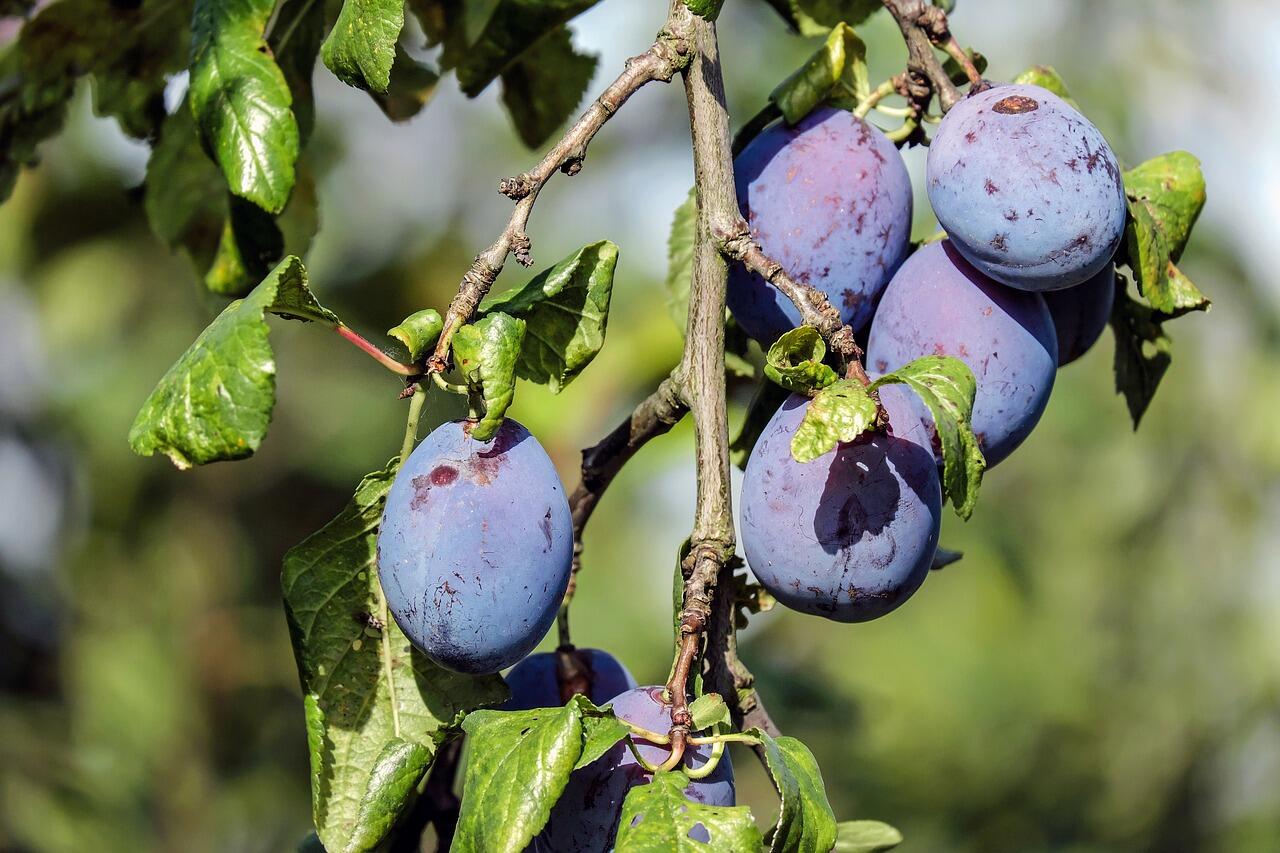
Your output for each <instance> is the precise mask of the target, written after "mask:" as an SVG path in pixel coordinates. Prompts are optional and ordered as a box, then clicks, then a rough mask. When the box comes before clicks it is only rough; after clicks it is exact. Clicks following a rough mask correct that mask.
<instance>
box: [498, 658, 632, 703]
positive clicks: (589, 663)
mask: <svg viewBox="0 0 1280 853" xmlns="http://www.w3.org/2000/svg"><path fill="white" fill-rule="evenodd" d="M577 652H578V654H579V655H580V657H579V660H580V661H581V662H582V663H583V664H584V665H585V666H586V667H587V673H586V675H587V681H588V683H589V684H590V685H591V692H590V695H589V696H588V697H587V698H588V699H590V700H591V701H592V702H594V703H595V704H597V705H603V704H604V703H605V702H608V701H609V700H610V699H611V698H613V697H614V696H617V695H618V694H619V693H622V692H623V691H626V690H630V689H631V688H633V687H635V686H636V680H635V679H634V678H632V677H631V673H629V672H627V668H626V667H625V666H623V665H622V664H621V663H620V662H619V661H618V659H617V658H615V657H614V656H613V655H611V654H609V653H608V652H602V651H600V650H599V649H578V650H577ZM506 681H507V687H509V688H511V698H510V699H508V700H507V704H506V705H504V706H503V710H506V711H528V710H530V709H532V708H554V707H557V706H560V705H563V704H564V702H565V700H564V699H562V698H561V697H560V683H559V681H557V679H556V653H555V652H541V653H539V654H536V655H529V656H528V657H527V658H525V659H524V660H522V661H520V663H518V664H516V665H515V666H514V667H512V668H511V671H510V672H508V673H507V678H506Z"/></svg>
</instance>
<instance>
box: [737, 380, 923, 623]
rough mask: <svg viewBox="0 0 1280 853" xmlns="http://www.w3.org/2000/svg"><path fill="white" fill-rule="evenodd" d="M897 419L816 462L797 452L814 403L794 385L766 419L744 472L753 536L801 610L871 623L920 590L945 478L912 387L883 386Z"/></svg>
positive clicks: (766, 566)
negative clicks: (799, 431) (796, 440)
mask: <svg viewBox="0 0 1280 853" xmlns="http://www.w3.org/2000/svg"><path fill="white" fill-rule="evenodd" d="M880 395H881V402H883V403H884V406H885V409H886V411H887V412H888V414H889V422H890V425H891V430H890V431H888V432H869V433H864V434H863V435H861V436H859V437H858V438H857V439H855V440H854V441H851V442H847V443H844V444H840V445H838V446H837V447H836V448H835V449H834V450H832V451H831V452H829V453H827V454H826V455H825V456H821V457H819V458H818V459H815V460H814V461H812V462H805V463H801V462H797V461H796V460H795V459H794V458H792V456H791V438H792V436H793V435H795V432H796V428H797V427H798V426H799V424H800V421H801V419H802V418H803V417H804V414H805V412H806V411H807V409H808V407H809V400H808V399H806V398H805V397H803V396H801V395H799V394H793V395H792V396H791V397H789V398H788V399H787V400H786V402H784V403H783V404H782V407H781V408H780V409H778V411H777V413H776V414H775V415H774V416H773V419H772V420H771V421H770V422H769V424H768V426H766V427H765V429H764V432H763V433H762V434H761V436H760V439H759V441H757V442H756V446H755V449H754V450H752V452H751V457H750V459H749V460H748V461H747V472H746V475H745V476H744V478H743V482H742V513H741V515H742V547H743V549H744V550H745V551H746V555H747V565H748V566H750V567H751V571H752V572H753V573H754V574H755V576H756V578H757V579H758V580H759V581H760V583H762V584H764V586H765V588H766V589H768V590H769V592H771V593H773V595H774V597H776V598H777V599H778V601H780V602H781V603H782V604H784V605H786V606H787V607H790V608H792V609H793V610H799V611H801V612H804V613H812V614H815V615H818V616H825V617H827V618H828V619H834V620H836V621H839V622H866V621H868V620H871V619H875V618H877V617H880V616H883V615H885V614H886V613H888V612H889V611H891V610H893V609H895V608H897V607H898V606H899V605H901V604H902V603H903V602H904V601H906V600H907V599H908V598H910V597H911V594H912V593H913V592H915V591H916V589H917V588H919V586H920V584H921V583H923V582H924V578H925V575H927V574H928V573H929V565H930V564H931V562H932V561H933V555H934V552H935V551H936V550H937V546H938V528H939V526H940V525H941V523H942V489H941V486H940V485H939V480H938V466H937V462H936V461H935V460H934V456H933V453H932V451H931V450H930V449H929V446H928V444H927V441H928V439H927V433H925V432H924V431H923V430H922V429H921V426H920V420H919V415H918V413H917V411H916V409H915V408H913V406H912V405H911V401H910V398H912V397H914V392H912V391H910V390H908V389H907V388H905V387H904V386H899V385H890V386H886V387H884V388H882V389H881V392H880Z"/></svg>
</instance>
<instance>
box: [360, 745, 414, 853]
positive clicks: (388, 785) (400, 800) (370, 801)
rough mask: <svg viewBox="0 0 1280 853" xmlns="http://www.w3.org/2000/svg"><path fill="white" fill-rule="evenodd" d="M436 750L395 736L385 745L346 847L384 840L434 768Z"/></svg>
mask: <svg viewBox="0 0 1280 853" xmlns="http://www.w3.org/2000/svg"><path fill="white" fill-rule="evenodd" d="M434 758H435V751H434V750H433V749H432V748H430V747H427V746H424V745H423V744H420V743H415V742H412V741H407V740H404V739H403V738H398V737H395V738H392V739H391V740H389V741H387V745H386V746H384V747H383V748H382V753H381V754H380V755H379V756H378V759H377V761H376V762H375V763H374V765H373V771H372V772H371V773H370V774H369V785H368V787H367V788H365V792H364V796H363V797H362V798H361V799H360V811H359V813H358V815H357V817H356V826H355V829H354V830H353V831H352V833H351V841H350V842H349V843H348V844H347V848H346V849H347V850H361V851H363V850H373V849H375V848H376V847H377V846H378V845H379V844H381V843H382V841H383V839H385V838H386V837H387V836H388V834H389V833H390V832H391V828H392V827H393V826H395V823H396V821H397V820H399V819H400V816H401V815H402V814H404V812H405V809H406V808H408V806H409V803H411V802H413V800H414V798H415V796H416V795H417V790H416V789H417V787H418V783H419V782H421V781H422V780H423V778H424V777H426V775H427V771H428V770H430V769H431V762H432V759H434Z"/></svg>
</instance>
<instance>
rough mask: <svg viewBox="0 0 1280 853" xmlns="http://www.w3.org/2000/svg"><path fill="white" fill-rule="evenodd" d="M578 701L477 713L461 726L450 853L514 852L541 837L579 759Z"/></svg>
mask: <svg viewBox="0 0 1280 853" xmlns="http://www.w3.org/2000/svg"><path fill="white" fill-rule="evenodd" d="M580 700H581V697H576V696H575V697H574V699H571V700H570V701H569V702H568V704H566V705H565V706H564V707H562V708H535V709H533V710H531V711H477V712H475V713H473V714H470V715H468V717H467V718H466V719H465V720H464V721H463V723H462V728H463V730H464V731H466V733H467V737H468V739H469V741H468V744H469V746H470V751H469V754H470V755H471V759H470V761H469V762H468V763H467V772H466V779H465V781H464V783H463V793H462V813H461V814H460V815H459V816H458V830H457V835H456V836H455V837H454V840H453V847H452V848H451V849H452V850H453V851H454V853H470V852H471V851H482V852H483V853H488V851H512V853H515V851H520V850H523V849H524V848H525V847H526V846H527V845H528V844H529V842H530V841H532V840H533V837H534V836H535V835H537V834H538V833H539V832H540V831H541V830H542V827H544V826H545V825H546V823H547V818H548V817H550V815H551V807H552V806H553V805H555V802H556V800H557V799H558V798H559V797H560V792H561V791H563V790H564V786H565V783H566V782H568V781H569V774H570V773H572V772H573V769H574V767H576V766H577V764H578V758H579V756H581V755H582V749H583V734H582V709H583V707H584V705H583V703H582V701H580ZM588 704H589V703H588Z"/></svg>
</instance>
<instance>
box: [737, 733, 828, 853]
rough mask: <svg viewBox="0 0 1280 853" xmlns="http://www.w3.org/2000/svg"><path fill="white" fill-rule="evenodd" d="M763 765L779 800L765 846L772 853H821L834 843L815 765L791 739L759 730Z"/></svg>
mask: <svg viewBox="0 0 1280 853" xmlns="http://www.w3.org/2000/svg"><path fill="white" fill-rule="evenodd" d="M749 734H754V735H756V736H757V737H758V738H760V742H761V746H762V747H763V749H764V755H765V762H766V764H767V766H768V768H769V775H770V776H771V777H773V784H774V787H775V788H777V790H778V796H779V797H780V798H781V800H782V806H781V810H780V812H779V814H778V823H777V826H776V827H775V828H774V831H773V837H772V840H771V842H770V845H769V850H770V851H772V853H783V851H787V853H825V851H828V850H830V849H831V847H832V845H833V844H835V842H836V816H835V813H834V812H833V811H832V810H831V804H830V803H829V802H827V793H826V787H825V786H824V784H823V782H822V772H821V771H820V770H819V769H818V762H817V761H816V760H815V759H814V757H813V753H811V752H810V751H809V749H808V747H806V746H805V745H804V744H803V743H801V742H800V741H798V740H796V739H795V738H793V737H779V738H773V737H771V736H770V735H768V734H767V733H765V732H763V731H761V730H760V729H752V730H751V732H749Z"/></svg>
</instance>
